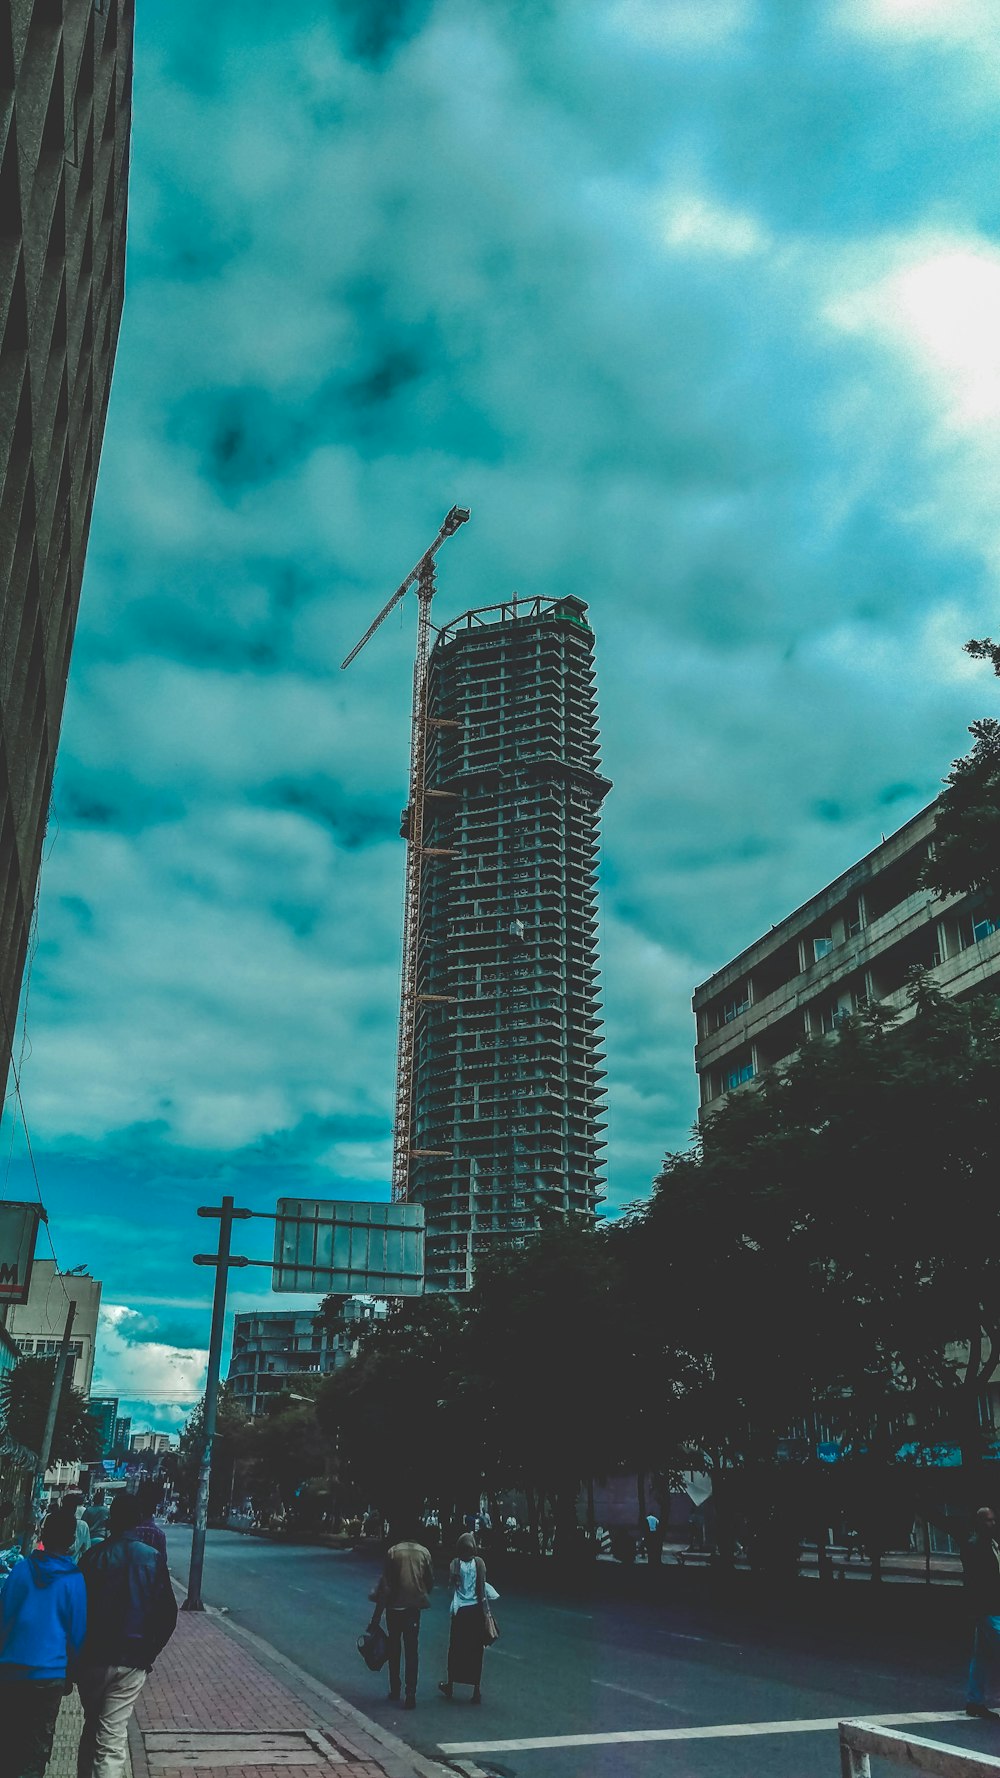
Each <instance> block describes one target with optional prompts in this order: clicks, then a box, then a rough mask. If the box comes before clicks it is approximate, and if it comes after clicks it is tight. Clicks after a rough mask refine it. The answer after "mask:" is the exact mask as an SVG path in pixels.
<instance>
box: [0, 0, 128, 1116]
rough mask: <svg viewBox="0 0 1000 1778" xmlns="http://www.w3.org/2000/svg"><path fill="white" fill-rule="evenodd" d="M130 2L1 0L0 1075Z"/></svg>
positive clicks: (70, 599) (113, 246) (120, 157)
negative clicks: (6, 0) (6, 1)
mask: <svg viewBox="0 0 1000 1778" xmlns="http://www.w3.org/2000/svg"><path fill="white" fill-rule="evenodd" d="M133 16H134V0H12V4H11V3H10V0H8V4H6V5H5V4H2V3H0V1080H2V1081H5V1080H6V1074H7V1065H8V1059H9V1053H10V1045H11V1043H12V1038H13V1026H14V1021H15V1018H16V1015H17V1003H18V997H19V993H20V984H21V975H22V971H23V968H24V961H25V955H26V950H27V942H28V931H29V928H30V923H31V916H32V910H33V907H34V901H35V893H36V889H37V884H38V871H39V865H40V860H41V850H42V841H43V838H44V834H45V823H46V818H47V814H48V804H49V796H50V793H51V788H52V771H53V766H54V763H55V752H56V745H57V742H58V738H59V725H60V721H61V717H62V707H63V699H64V696H65V690H66V677H67V674H68V671H69V659H70V649H71V647H72V643H73V632H74V628H75V624H76V613H77V606H78V603H79V598H80V582H81V579H82V576H83V562H84V554H85V551H86V547H87V536H88V532H89V529H90V515H91V508H92V506H93V499H94V482H95V479H96V476H97V465H98V459H99V456H100V450H101V440H102V437H103V433H104V420H105V415H106V412H107V405H108V391H109V387H110V383H111V370H112V365H113V363H114V356H115V347H116V344H117V340H118V326H119V322H120V319H121V310H122V299H123V295H124V280H125V213H126V194H127V187H128V155H129V126H130V119H131V98H132V33H133Z"/></svg>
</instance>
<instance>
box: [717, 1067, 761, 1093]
mask: <svg viewBox="0 0 1000 1778" xmlns="http://www.w3.org/2000/svg"><path fill="white" fill-rule="evenodd" d="M753 1074H754V1068H753V1063H752V1062H733V1063H731V1064H730V1065H729V1066H728V1067H727V1068H725V1069H724V1070H723V1076H722V1077H723V1079H724V1081H725V1083H726V1091H727V1093H733V1092H735V1091H736V1088H737V1087H741V1086H743V1085H745V1083H746V1082H747V1081H748V1080H753Z"/></svg>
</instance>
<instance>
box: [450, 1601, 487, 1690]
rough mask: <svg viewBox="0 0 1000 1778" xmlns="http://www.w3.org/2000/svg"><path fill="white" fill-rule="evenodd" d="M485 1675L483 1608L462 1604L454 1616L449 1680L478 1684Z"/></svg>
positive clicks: (451, 1681)
mask: <svg viewBox="0 0 1000 1778" xmlns="http://www.w3.org/2000/svg"><path fill="white" fill-rule="evenodd" d="M482 1676H483V1608H482V1606H481V1605H461V1606H459V1609H458V1610H457V1611H456V1613H455V1615H454V1617H453V1618H452V1620H451V1636H450V1638H449V1640H448V1683H449V1684H450V1685H478V1684H479V1682H480V1680H481V1679H482Z"/></svg>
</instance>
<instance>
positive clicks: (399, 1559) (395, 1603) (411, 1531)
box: [375, 1523, 434, 1710]
mask: <svg viewBox="0 0 1000 1778" xmlns="http://www.w3.org/2000/svg"><path fill="white" fill-rule="evenodd" d="M403 1531H404V1533H405V1535H404V1536H403V1537H401V1538H400V1539H399V1540H398V1542H396V1543H394V1544H392V1545H391V1546H390V1548H389V1549H388V1550H387V1551H386V1556H385V1563H384V1565H383V1568H382V1575H381V1578H380V1580H379V1583H378V1586H377V1587H376V1589H375V1607H376V1615H377V1614H378V1612H380V1611H383V1610H384V1611H385V1621H386V1629H387V1631H388V1635H389V1698H390V1701H391V1702H392V1703H394V1704H398V1702H399V1694H400V1683H401V1678H402V1677H403V1673H404V1665H403V1660H402V1657H403V1656H405V1693H406V1695H405V1699H404V1703H403V1708H404V1710H415V1709H416V1707H417V1668H418V1644H419V1639H420V1613H421V1612H422V1611H426V1609H427V1607H428V1605H429V1604H430V1593H431V1590H432V1588H433V1586H434V1568H433V1565H432V1563H431V1554H430V1551H429V1550H428V1549H426V1548H425V1547H424V1545H423V1544H422V1543H418V1542H417V1538H416V1527H415V1526H414V1525H411V1524H409V1523H407V1524H405V1525H404V1526H403Z"/></svg>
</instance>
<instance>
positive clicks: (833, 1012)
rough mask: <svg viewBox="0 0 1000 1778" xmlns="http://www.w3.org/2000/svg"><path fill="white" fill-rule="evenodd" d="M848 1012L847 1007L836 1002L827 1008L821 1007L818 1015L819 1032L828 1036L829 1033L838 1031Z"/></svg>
mask: <svg viewBox="0 0 1000 1778" xmlns="http://www.w3.org/2000/svg"><path fill="white" fill-rule="evenodd" d="M848 1011H849V1008H848V1007H846V1006H841V1005H840V1004H839V1002H838V1001H836V1000H834V1001H833V1002H832V1003H831V1005H829V1006H824V1007H821V1009H820V1015H819V1028H820V1030H821V1031H822V1032H823V1033H824V1034H825V1035H829V1033H830V1032H831V1031H836V1030H838V1029H839V1027H840V1026H841V1025H842V1024H843V1023H844V1020H845V1019H846V1018H847V1015H848Z"/></svg>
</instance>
